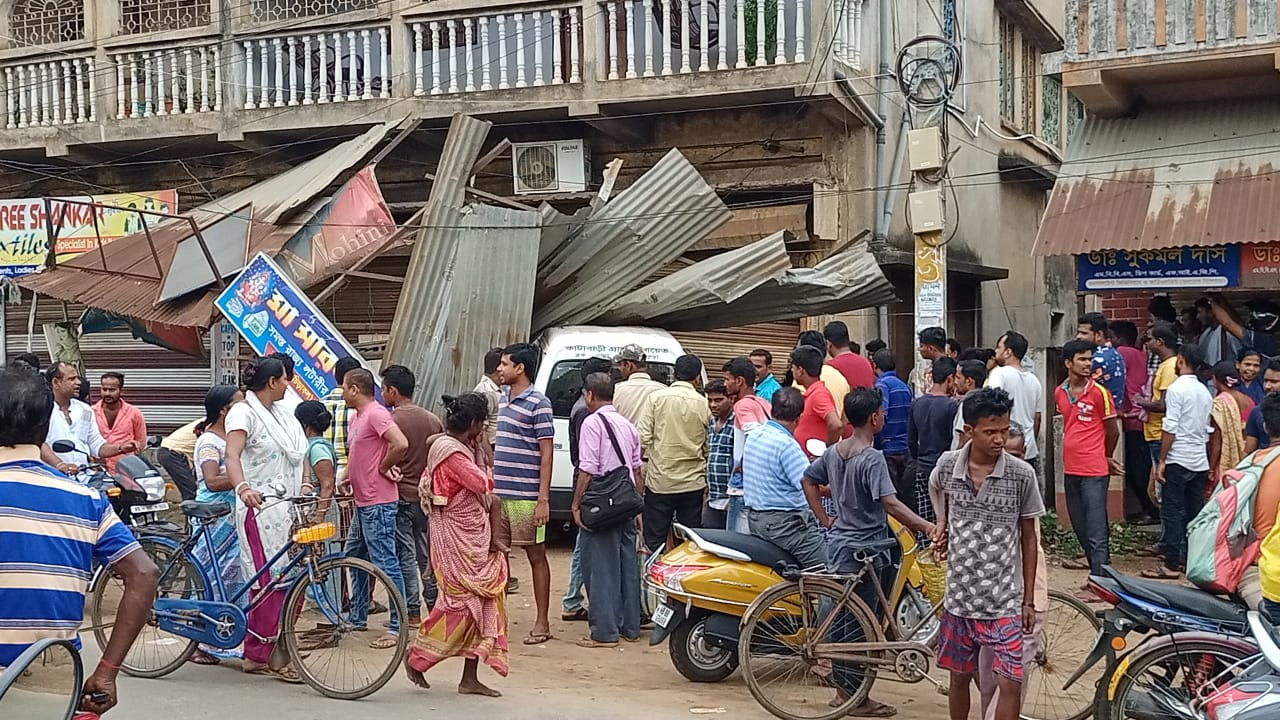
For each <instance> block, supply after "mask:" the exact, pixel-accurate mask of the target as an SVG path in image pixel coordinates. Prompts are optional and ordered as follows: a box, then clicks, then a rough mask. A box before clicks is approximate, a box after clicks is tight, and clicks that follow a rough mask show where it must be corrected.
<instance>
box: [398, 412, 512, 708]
mask: <svg viewBox="0 0 1280 720" xmlns="http://www.w3.org/2000/svg"><path fill="white" fill-rule="evenodd" d="M445 407H446V409H447V411H448V412H447V416H446V421H445V427H446V432H445V433H444V434H442V435H437V436H435V437H434V438H431V440H430V441H429V443H430V445H429V447H430V449H429V450H428V453H427V467H426V470H425V472H424V473H423V475H422V480H421V483H420V485H419V491H420V493H421V495H422V507H423V509H424V510H426V512H427V516H428V521H427V527H428V531H429V532H430V534H431V567H432V568H433V569H434V570H435V574H436V582H437V584H438V585H439V588H440V594H439V598H438V599H437V600H436V604H435V607H434V608H432V609H431V614H430V615H428V616H427V617H426V619H424V620H423V621H422V625H421V626H420V627H419V628H418V636H417V638H415V639H414V641H413V646H412V647H410V648H409V657H408V659H407V660H406V661H405V665H406V670H407V671H408V674H409V679H410V680H411V681H413V683H414V684H415V685H418V686H419V687H423V688H426V687H430V685H428V683H427V681H426V678H424V677H423V673H425V672H426V671H427V670H429V669H430V668H432V667H434V666H435V665H437V664H438V663H440V662H441V661H442V660H444V659H446V658H450V657H461V658H463V659H464V661H465V662H464V663H463V666H462V682H460V683H459V684H458V692H460V693H463V694H469V695H485V696H488V697H500V696H501V695H502V693H500V692H498V691H497V690H494V689H493V688H490V687H486V686H485V685H483V684H482V683H481V682H480V680H479V678H478V677H477V676H476V672H477V669H478V667H479V664H480V663H481V662H483V663H484V664H486V665H488V666H489V667H491V668H493V669H494V671H496V672H497V673H498V674H499V675H501V676H503V677H506V675H507V670H508V667H507V609H506V604H505V598H506V587H507V558H506V555H505V553H503V552H501V551H498V550H496V549H494V548H492V547H491V540H492V536H491V530H490V522H489V518H490V515H489V511H490V508H491V507H492V506H493V503H495V502H497V496H496V495H494V494H493V480H492V479H491V478H490V476H489V475H488V474H487V473H486V472H485V471H484V470H482V469H481V467H480V466H479V465H478V464H477V463H476V450H475V448H476V447H477V446H479V445H481V444H483V438H484V425H485V421H486V420H487V419H488V417H489V405H488V402H487V401H486V400H485V398H484V396H483V395H480V394H479V393H474V392H469V393H463V394H462V395H460V396H458V397H456V398H450V397H446V398H445Z"/></svg>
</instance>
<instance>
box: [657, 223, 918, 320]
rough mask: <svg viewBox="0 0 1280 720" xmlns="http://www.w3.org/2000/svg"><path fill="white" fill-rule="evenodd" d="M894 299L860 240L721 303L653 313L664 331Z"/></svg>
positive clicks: (871, 304)
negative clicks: (839, 251) (657, 316)
mask: <svg viewBox="0 0 1280 720" xmlns="http://www.w3.org/2000/svg"><path fill="white" fill-rule="evenodd" d="M895 300H896V297H895V296H894V293H893V285H892V283H890V282H889V280H888V278H886V277H885V276H884V273H883V272H881V271H880V266H879V265H878V264H877V263H876V259H875V256H873V255H872V254H871V253H870V252H869V251H868V250H867V245H866V244H865V243H859V244H857V245H854V246H853V247H851V248H849V249H848V250H845V251H844V252H841V253H838V254H836V255H833V256H832V257H829V258H827V259H825V260H823V261H822V262H820V263H818V264H817V265H815V266H813V267H812V268H794V269H792V270H788V271H786V272H785V273H783V275H782V277H781V278H780V279H778V280H776V281H770V282H767V283H765V284H764V285H761V286H760V287H758V288H756V289H755V290H752V291H751V292H749V293H747V294H746V295H744V296H742V297H741V298H739V299H737V300H735V301H733V302H730V303H723V304H715V305H707V306H704V307H700V308H693V309H689V310H680V311H676V312H674V313H671V314H670V315H665V316H663V317H659V318H654V319H653V321H652V322H651V324H652V325H655V326H657V327H664V328H667V329H669V330H704V329H709V328H718V327H727V326H730V325H734V324H737V323H738V322H740V321H741V320H742V319H743V318H751V319H752V320H756V321H758V322H772V321H779V320H790V319H792V318H799V317H809V316H813V315H824V314H829V313H831V314H833V313H841V312H849V311H852V310H859V309H861V308H865V307H874V306H877V305H887V304H889V303H892V302H894V301H895Z"/></svg>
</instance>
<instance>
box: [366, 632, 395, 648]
mask: <svg viewBox="0 0 1280 720" xmlns="http://www.w3.org/2000/svg"><path fill="white" fill-rule="evenodd" d="M399 644H400V636H398V635H392V634H391V633H387V634H386V635H382V636H380V637H377V638H374V640H373V642H371V643H369V647H371V648H373V649H374V650H390V649H391V648H393V647H395V646H397V645H399Z"/></svg>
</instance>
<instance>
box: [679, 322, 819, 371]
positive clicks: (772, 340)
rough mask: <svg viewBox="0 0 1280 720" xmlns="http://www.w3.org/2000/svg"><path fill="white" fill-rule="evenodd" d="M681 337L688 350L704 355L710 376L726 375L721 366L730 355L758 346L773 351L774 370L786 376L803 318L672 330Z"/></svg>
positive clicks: (741, 353) (704, 361) (730, 357)
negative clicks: (707, 328) (706, 328)
mask: <svg viewBox="0 0 1280 720" xmlns="http://www.w3.org/2000/svg"><path fill="white" fill-rule="evenodd" d="M671 334H672V335H674V336H675V338H676V340H679V341H680V347H682V348H684V349H685V352H690V353H693V354H694V355H697V356H698V357H700V358H702V364H703V366H704V367H706V369H707V377H708V378H718V377H721V376H722V373H721V371H720V368H722V367H724V364H725V363H727V362H729V360H730V359H732V358H735V357H738V356H740V355H750V354H751V351H752V350H755V349H756V348H764V349H765V350H768V351H769V352H771V353H773V370H774V372H775V373H776V374H777V375H778V380H779V381H781V380H782V374H783V373H785V372H786V370H787V358H788V356H789V355H790V353H791V350H792V348H794V347H795V346H796V338H798V337H800V320H799V319H798V318H797V319H795V320H784V321H781V322H770V323H753V324H751V325H733V326H730V327H726V328H718V329H715V330H695V331H683V332H673V333H671Z"/></svg>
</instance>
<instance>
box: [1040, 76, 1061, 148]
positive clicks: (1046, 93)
mask: <svg viewBox="0 0 1280 720" xmlns="http://www.w3.org/2000/svg"><path fill="white" fill-rule="evenodd" d="M1040 87H1041V93H1042V94H1041V99H1042V103H1041V108H1040V126H1041V128H1042V129H1041V131H1040V136H1041V137H1043V138H1044V141H1045V142H1047V143H1049V144H1050V145H1053V146H1054V147H1056V148H1061V147H1063V145H1062V80H1061V78H1060V76H1058V75H1045V76H1044V78H1043V79H1042V80H1041V86H1040Z"/></svg>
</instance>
